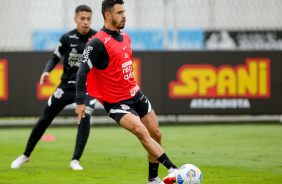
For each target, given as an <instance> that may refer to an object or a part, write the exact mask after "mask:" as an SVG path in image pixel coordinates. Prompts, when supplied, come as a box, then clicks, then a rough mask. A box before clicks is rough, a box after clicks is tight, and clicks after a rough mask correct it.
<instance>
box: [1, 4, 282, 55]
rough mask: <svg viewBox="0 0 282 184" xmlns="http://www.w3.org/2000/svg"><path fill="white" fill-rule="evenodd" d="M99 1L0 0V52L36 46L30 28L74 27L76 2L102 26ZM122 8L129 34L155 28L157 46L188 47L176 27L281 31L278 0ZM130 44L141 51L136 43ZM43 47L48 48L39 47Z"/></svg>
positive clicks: (281, 19)
mask: <svg viewBox="0 0 282 184" xmlns="http://www.w3.org/2000/svg"><path fill="white" fill-rule="evenodd" d="M101 2H102V0H24V1H23V0H0V51H32V50H36V48H35V47H34V42H35V39H34V34H35V32H38V31H39V32H40V31H46V30H48V31H50V30H51V31H52V30H56V31H57V30H59V31H64V30H68V29H71V28H74V27H75V26H76V25H75V23H74V21H73V17H74V9H75V7H76V6H77V5H80V4H87V5H89V6H90V7H91V8H92V10H93V23H92V27H93V28H95V29H100V28H101V27H102V26H103V18H102V15H101ZM124 6H125V8H126V15H127V25H126V29H127V30H129V31H133V32H134V31H136V30H139V31H140V30H156V32H158V31H159V34H160V35H161V36H162V39H163V40H162V41H161V43H160V44H162V46H161V47H160V49H176V50H177V49H189V48H190V47H189V44H188V45H187V44H186V45H185V44H184V46H181V43H179V42H180V41H181V32H179V30H183V29H184V30H195V29H196V30H203V31H209V30H237V31H238V30H243V31H248V30H269V31H272V30H275V31H276V30H282V11H281V9H282V1H281V0H142V1H141V0H125V5H124ZM196 36H197V35H196ZM179 37H180V38H179ZM192 37H193V35H192ZM36 39H38V38H36ZM189 39H191V38H189ZM135 48H137V49H138V48H139V49H140V50H142V49H146V48H144V47H138V46H136V47H135ZM196 48H197V47H196ZM199 48H201V47H199ZM44 49H45V50H52V49H53V48H52V47H50V48H43V49H42V50H44Z"/></svg>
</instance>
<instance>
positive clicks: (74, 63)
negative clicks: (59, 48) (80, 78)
mask: <svg viewBox="0 0 282 184" xmlns="http://www.w3.org/2000/svg"><path fill="white" fill-rule="evenodd" d="M81 60H82V54H76V53H70V55H69V59H68V64H69V65H70V66H71V67H79V65H80V63H81Z"/></svg>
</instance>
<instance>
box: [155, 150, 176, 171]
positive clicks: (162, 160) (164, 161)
mask: <svg viewBox="0 0 282 184" xmlns="http://www.w3.org/2000/svg"><path fill="white" fill-rule="evenodd" d="M158 161H159V162H160V163H161V164H163V165H164V166H165V167H166V168H167V169H169V168H171V167H172V168H177V167H176V166H175V165H174V164H173V163H172V162H171V161H170V160H169V158H168V157H167V155H166V154H165V153H163V154H162V155H161V156H160V157H159V158H158Z"/></svg>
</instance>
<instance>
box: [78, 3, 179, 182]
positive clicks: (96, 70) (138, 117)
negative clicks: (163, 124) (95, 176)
mask: <svg viewBox="0 0 282 184" xmlns="http://www.w3.org/2000/svg"><path fill="white" fill-rule="evenodd" d="M123 4H124V2H123V0H103V2H102V13H103V17H104V27H103V28H102V29H101V30H100V31H99V32H98V33H97V34H96V35H95V36H94V37H93V38H92V39H91V40H90V41H89V42H88V43H87V44H86V47H85V49H84V53H83V60H82V63H81V65H80V67H79V70H78V73H77V80H76V103H77V108H76V113H77V115H78V119H79V122H80V121H81V119H82V118H84V117H85V115H84V114H85V105H84V95H85V88H86V81H87V91H88V93H89V94H90V95H91V96H93V97H95V98H96V99H98V100H99V101H100V102H101V103H102V104H103V105H104V108H105V110H106V111H107V113H108V114H109V116H110V117H111V118H113V119H114V120H115V121H116V122H117V123H118V124H119V125H120V126H122V127H123V128H125V129H127V130H128V131H130V132H132V133H133V134H134V135H135V136H136V137H137V138H138V139H139V140H140V142H141V144H142V145H143V147H144V148H145V149H146V151H147V152H148V161H149V178H148V181H147V183H148V184H163V183H165V184H170V183H174V182H175V172H176V171H177V167H176V166H175V165H174V164H173V163H172V162H171V161H170V159H169V158H168V157H167V155H166V154H165V152H164V151H163V149H162V147H161V137H162V134H161V132H160V130H159V123H158V120H157V117H156V115H155V112H154V110H153V109H152V106H151V104H150V102H149V100H148V99H147V97H146V96H145V95H144V94H143V92H142V91H141V90H140V89H139V86H138V85H137V84H136V81H135V79H134V71H133V66H132V50H131V45H130V42H131V41H130V37H129V35H128V34H126V33H125V32H122V31H120V29H123V28H124V26H125V22H126V16H125V9H124V7H123ZM159 163H161V164H163V165H164V166H165V167H166V168H167V169H168V173H169V174H168V176H166V177H165V178H164V181H161V180H160V178H159V177H158V167H159Z"/></svg>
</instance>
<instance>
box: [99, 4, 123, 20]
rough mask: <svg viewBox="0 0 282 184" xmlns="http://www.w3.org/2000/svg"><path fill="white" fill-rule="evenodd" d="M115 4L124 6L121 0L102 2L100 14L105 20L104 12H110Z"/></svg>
mask: <svg viewBox="0 0 282 184" xmlns="http://www.w3.org/2000/svg"><path fill="white" fill-rule="evenodd" d="M115 4H124V2H123V0H103V2H102V14H103V17H104V19H105V13H106V12H110V13H111V12H112V9H113V7H114V6H115Z"/></svg>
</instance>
